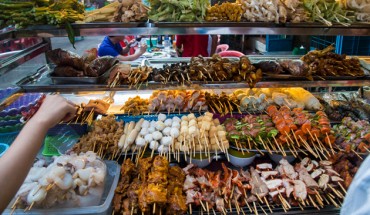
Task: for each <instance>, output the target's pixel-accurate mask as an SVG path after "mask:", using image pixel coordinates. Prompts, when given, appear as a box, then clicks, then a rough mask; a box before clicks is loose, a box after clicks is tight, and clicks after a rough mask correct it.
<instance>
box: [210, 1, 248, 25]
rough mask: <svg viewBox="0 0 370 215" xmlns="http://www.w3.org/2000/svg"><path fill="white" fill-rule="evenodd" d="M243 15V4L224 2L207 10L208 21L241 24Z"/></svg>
mask: <svg viewBox="0 0 370 215" xmlns="http://www.w3.org/2000/svg"><path fill="white" fill-rule="evenodd" d="M242 14H243V9H242V7H241V4H239V3H238V2H224V3H222V4H220V5H219V4H215V5H212V7H209V8H207V15H206V18H205V20H206V21H232V22H240V20H241V18H242Z"/></svg>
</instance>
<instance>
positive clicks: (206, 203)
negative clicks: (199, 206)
mask: <svg viewBox="0 0 370 215" xmlns="http://www.w3.org/2000/svg"><path fill="white" fill-rule="evenodd" d="M206 207H207V214H208V215H209V205H208V202H206Z"/></svg>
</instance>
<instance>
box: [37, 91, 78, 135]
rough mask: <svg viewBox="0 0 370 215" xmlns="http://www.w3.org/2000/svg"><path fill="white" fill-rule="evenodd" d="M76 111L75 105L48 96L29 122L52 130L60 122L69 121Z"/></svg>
mask: <svg viewBox="0 0 370 215" xmlns="http://www.w3.org/2000/svg"><path fill="white" fill-rule="evenodd" d="M76 110H77V108H76V105H75V104H73V103H72V102H69V101H67V100H66V99H65V98H63V97H62V96H60V95H48V96H46V98H45V99H44V101H43V103H42V105H41V107H40V109H39V110H38V111H37V112H36V114H35V115H34V116H33V117H32V118H31V120H37V121H39V122H41V123H43V124H44V125H45V126H46V127H47V128H52V127H54V126H55V125H56V124H58V123H59V122H61V121H64V122H68V121H69V120H71V119H72V118H73V117H74V116H75V114H76Z"/></svg>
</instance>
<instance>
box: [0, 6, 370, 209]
mask: <svg viewBox="0 0 370 215" xmlns="http://www.w3.org/2000/svg"><path fill="white" fill-rule="evenodd" d="M68 2H74V1H68ZM179 2H181V3H178V4H180V6H182V7H184V8H188V7H192V6H189V5H186V4H187V3H186V2H182V1H179ZM196 2H198V3H199V5H198V6H199V7H197V8H198V9H197V10H193V11H187V10H184V11H185V12H184V13H183V14H182V15H183V16H172V15H173V14H178V13H179V11H176V10H177V8H176V7H175V6H179V5H176V3H175V2H172V1H168V2H167V1H166V3H160V2H159V1H154V0H152V1H151V0H150V1H149V3H150V4H151V8H148V7H147V6H145V5H142V4H141V3H139V2H136V1H132V2H131V1H130V2H129V3H119V2H113V3H111V4H109V5H108V6H106V7H103V8H101V9H99V10H94V11H92V12H86V13H85V14H84V16H83V14H82V13H81V12H79V10H80V9H77V10H76V11H74V12H73V11H69V10H68V13H71V14H72V15H71V14H69V15H68V16H71V17H72V18H74V19H72V18H71V19H70V20H69V21H68V23H67V22H66V20H64V19H56V18H55V19H50V17H49V18H47V17H48V16H51V15H50V14H53V13H49V14H48V15H44V16H43V15H41V14H42V11H45V10H49V11H53V10H57V5H49V6H43V7H48V9H46V8H42V7H41V6H37V7H36V8H38V9H37V10H36V11H38V12H39V13H38V14H37V15H38V16H40V17H43V18H45V20H43V18H40V20H41V21H40V20H39V21H40V22H42V23H41V24H47V25H40V24H32V23H26V22H22V25H21V27H23V28H16V29H13V28H10V29H4V30H3V31H2V32H1V34H0V39H1V40H2V41H3V40H10V41H11V40H17V39H18V38H29V37H36V38H39V39H38V40H37V42H38V43H36V44H32V45H31V46H30V47H27V48H25V49H23V50H22V51H20V52H17V53H15V54H13V55H12V56H11V57H8V58H6V59H5V60H3V59H2V60H1V61H0V62H1V64H0V80H1V82H0V83H1V84H0V89H1V94H0V95H1V96H0V99H1V100H0V101H1V105H0V108H1V109H0V110H1V111H0V117H1V120H0V123H1V126H0V142H2V143H4V145H6V146H9V145H11V143H12V141H13V140H14V138H15V137H16V135H17V134H18V133H19V131H20V129H21V128H22V126H23V123H24V122H27V120H28V119H30V118H31V117H32V116H33V114H34V113H35V111H37V109H38V107H39V106H40V105H41V104H42V100H43V98H44V96H45V94H49V93H59V94H61V95H62V96H64V97H65V98H67V99H68V100H70V101H72V102H74V103H75V104H77V105H78V111H77V115H76V117H75V118H74V119H73V120H72V121H70V122H68V123H61V124H59V125H57V126H56V127H54V128H52V129H50V131H49V132H48V134H47V136H46V138H45V141H44V145H43V148H42V149H41V150H40V153H39V155H38V158H37V160H36V161H35V163H34V165H33V167H32V169H31V171H30V173H29V175H28V176H27V178H26V180H25V182H24V184H23V185H22V187H21V189H20V191H18V193H17V195H16V196H15V197H14V199H13V201H12V202H11V203H10V204H9V206H8V208H7V209H6V210H5V211H4V214H12V213H15V214H23V213H30V214H45V213H46V214H113V213H114V214H121V213H123V214H162V213H163V214H171V213H173V214H205V213H207V214H269V213H273V214H297V213H300V214H305V213H306V214H320V213H323V214H337V213H339V211H340V207H341V205H342V203H343V200H344V197H345V195H346V190H347V189H348V187H349V186H350V184H351V181H352V179H353V177H354V175H355V173H356V171H357V170H358V168H359V166H360V165H361V162H362V161H363V159H364V158H366V156H367V155H368V153H369V151H370V149H368V147H370V145H369V144H370V125H369V119H370V106H369V103H368V102H369V98H370V97H369V89H368V86H369V85H370V74H369V68H370V65H369V62H368V61H367V59H366V57H362V58H361V57H359V58H358V57H354V56H345V55H339V54H336V53H334V52H333V50H334V47H333V46H328V47H326V48H324V49H322V50H314V51H311V52H309V53H307V54H306V55H303V56H262V55H249V56H242V57H240V58H235V57H233V58H222V57H220V56H219V55H214V56H212V57H208V58H203V57H201V56H199V57H193V58H178V57H171V58H144V59H141V60H140V62H134V63H130V62H119V61H117V60H116V59H114V58H111V57H97V56H94V55H87V56H78V55H76V54H74V53H71V52H69V51H65V50H63V49H53V48H52V47H53V43H52V41H51V38H53V37H69V39H70V41H71V43H74V42H75V41H74V37H75V36H84V37H92V36H105V35H107V34H109V35H111V36H114V35H117V36H118V35H144V36H151V35H169V34H171V35H192V34H210V35H214V34H220V35H231V34H237V35H281V34H284V35H342V36H354V35H356V36H369V35H370V25H369V22H368V21H369V20H367V22H366V16H365V15H361V14H362V12H361V11H360V9H358V10H357V12H356V13H355V14H354V15H353V17H352V15H351V16H350V17H351V18H347V15H348V13H349V12H348V11H346V10H345V9H344V7H340V8H339V9H336V10H335V13H334V15H333V16H336V19H335V18H328V17H323V16H320V15H318V16H310V15H308V14H309V13H308V12H310V11H311V12H312V10H316V9H314V7H316V6H315V5H311V6H312V7H309V6H307V5H306V6H305V7H302V6H301V5H300V4H299V1H297V2H296V3H297V4H298V5H299V6H296V8H297V12H296V13H292V10H291V9H290V8H291V7H292V5H285V6H287V7H286V8H285V7H284V8H285V11H286V13H283V11H284V8H280V9H279V10H281V11H279V12H278V11H276V14H273V13H271V16H268V17H269V19H268V18H267V17H264V15H263V14H262V13H260V11H254V13H248V11H250V10H252V9H251V8H250V7H249V6H248V3H249V1H245V0H240V1H237V2H234V3H230V2H229V3H225V4H220V5H214V6H212V7H211V6H209V5H208V3H207V2H208V1H196ZM252 2H253V1H252ZM74 3H76V2H74ZM45 4H46V3H45ZM126 4H127V5H126ZM171 4H173V5H171ZM263 4H265V3H264V1H261V2H260V3H259V6H258V7H263V6H264V5H263ZM331 4H334V3H332V2H331ZM348 4H351V3H348ZM317 5H318V6H320V4H317ZM23 6H24V7H30V8H32V7H35V5H30V4H27V3H24V5H23ZM165 6H169V7H167V9H164V8H165ZM2 7H5V6H2ZM7 7H9V8H12V9H13V8H15V6H9V5H8V6H7ZM207 7H208V9H207ZM258 7H257V8H258ZM277 7H278V6H277ZM336 7H337V6H336ZM348 7H350V8H352V9H353V8H354V6H351V5H349V6H348ZM203 9H204V10H203ZM124 11H131V12H132V13H131V12H130V13H125V12H124ZM138 11H140V12H142V13H140V14H139V13H138ZM75 13H76V14H75ZM193 13H194V14H193ZM253 14H254V15H253ZM256 14H259V15H256ZM284 14H285V15H284ZM80 16H82V17H80ZM148 16H149V19H150V21H147V20H148ZM57 17H58V16H57ZM330 17H332V16H330ZM343 17H344V18H343ZM348 17H349V15H348ZM356 17H357V18H356ZM2 19H4V18H2ZM9 19H10V18H9ZM349 19H350V20H353V21H351V22H350V21H349ZM356 19H357V21H356ZM362 19H364V20H362ZM297 20H300V22H298V21H297ZM8 21H9V20H8ZM44 21H45V22H46V23H43V22H44ZM109 21H113V22H109ZM194 21H198V22H194ZM200 21H201V22H200ZM15 22H16V23H13V24H20V23H18V22H17V21H16V20H15ZM55 24H61V25H62V26H55ZM17 27H18V26H17ZM6 148H7V147H4V149H6ZM0 154H1V152H0ZM51 156H55V157H53V158H51ZM59 194H60V195H59Z"/></svg>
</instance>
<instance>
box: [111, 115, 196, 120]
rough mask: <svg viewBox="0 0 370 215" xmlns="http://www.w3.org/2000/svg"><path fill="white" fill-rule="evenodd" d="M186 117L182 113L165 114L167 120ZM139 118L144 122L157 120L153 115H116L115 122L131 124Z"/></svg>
mask: <svg viewBox="0 0 370 215" xmlns="http://www.w3.org/2000/svg"><path fill="white" fill-rule="evenodd" d="M187 115H189V114H186V113H184V114H169V115H168V114H166V117H167V118H169V119H172V118H173V117H175V116H177V117H179V118H180V119H181V117H183V116H187ZM194 115H195V116H196V117H198V116H199V114H196V113H195V114H194ZM141 118H144V120H148V121H153V120H155V121H157V120H158V115H157V114H153V115H139V116H128V115H118V116H117V117H116V120H117V121H120V120H122V121H124V122H132V121H134V122H137V121H139V120H140V119H141Z"/></svg>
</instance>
